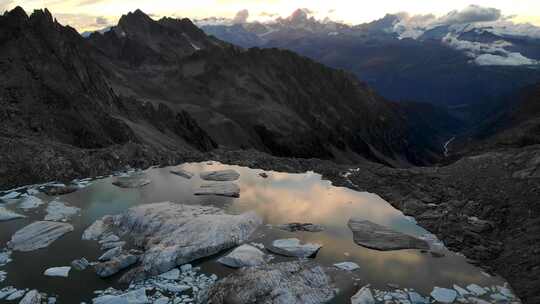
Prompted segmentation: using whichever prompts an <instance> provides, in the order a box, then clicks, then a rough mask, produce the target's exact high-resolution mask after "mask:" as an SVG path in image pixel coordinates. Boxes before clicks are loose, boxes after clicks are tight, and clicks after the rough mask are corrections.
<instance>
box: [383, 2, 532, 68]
mask: <svg viewBox="0 0 540 304" xmlns="http://www.w3.org/2000/svg"><path fill="white" fill-rule="evenodd" d="M398 17H399V21H398V22H397V23H396V24H395V25H394V28H393V30H394V32H396V33H397V34H398V35H399V36H400V38H412V39H418V38H420V37H421V36H422V35H423V34H424V33H425V32H426V31H429V30H432V29H435V28H437V27H447V28H448V34H447V35H446V36H445V37H444V38H443V39H442V41H443V43H445V44H447V45H449V46H451V47H453V48H455V49H457V50H461V51H463V52H465V53H466V54H467V56H469V57H470V58H471V60H472V61H473V62H474V63H476V64H478V65H505V66H518V65H537V64H540V62H538V61H537V60H533V59H530V58H527V57H525V56H523V55H522V54H520V53H517V52H511V51H508V50H507V48H508V47H511V46H512V44H511V43H509V42H507V41H505V40H504V38H505V37H509V36H517V37H530V38H536V39H540V27H537V26H534V25H532V24H528V23H520V24H517V23H514V22H512V21H511V20H510V18H511V17H508V16H503V15H502V13H501V11H500V10H498V9H496V8H488V7H481V6H477V5H470V6H468V7H466V8H465V9H463V10H461V11H452V12H450V13H448V14H446V15H444V16H442V17H436V16H435V15H432V14H428V15H412V16H411V15H409V14H407V13H400V14H398ZM470 30H477V31H485V32H490V33H493V34H495V35H498V36H501V37H502V38H501V40H499V41H495V42H493V43H480V42H471V41H465V40H459V38H458V36H459V34H461V33H463V32H465V31H470Z"/></svg>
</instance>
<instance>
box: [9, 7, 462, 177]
mask: <svg viewBox="0 0 540 304" xmlns="http://www.w3.org/2000/svg"><path fill="white" fill-rule="evenodd" d="M0 50H1V51H0V69H1V70H2V73H1V74H0V79H1V81H0V97H1V99H0V105H1V107H0V108H1V111H0V117H1V118H2V119H0V126H1V130H2V131H1V133H0V142H1V145H0V147H1V148H0V152H1V154H2V156H3V157H2V160H1V161H2V164H1V165H2V166H1V167H2V172H3V174H2V176H4V177H5V178H9V179H10V180H9V181H7V182H6V181H4V183H8V184H9V183H11V184H17V181H18V180H24V181H25V183H28V182H31V181H38V180H41V179H52V178H60V177H63V176H64V177H69V176H72V175H74V174H76V173H79V174H83V173H82V172H84V174H83V175H91V174H92V172H96V171H99V170H103V169H104V168H117V167H119V166H123V165H128V164H129V165H132V166H138V167H141V166H145V165H151V164H156V163H173V162H175V161H178V160H179V159H185V158H186V157H188V156H189V155H193V154H194V153H199V152H201V151H208V150H212V149H214V148H216V147H218V146H220V147H222V148H225V149H227V148H228V149H257V150H260V151H265V152H268V153H271V154H274V155H278V156H290V157H318V158H326V159H333V160H336V161H342V162H354V161H357V160H359V159H363V158H367V159H371V160H374V161H378V162H382V163H385V164H390V165H393V166H408V165H410V164H424V163H429V162H432V161H435V160H437V159H438V158H439V157H440V156H441V155H442V143H443V142H444V140H446V139H447V137H448V136H450V135H449V134H447V132H448V129H450V128H454V127H452V125H455V124H456V122H455V120H453V119H452V118H450V117H448V116H447V115H445V114H444V113H442V114H441V115H442V116H441V115H433V116H432V117H436V120H437V121H436V122H435V121H433V120H431V118H430V117H431V116H429V115H426V116H421V115H417V112H415V113H414V115H411V114H412V113H411V112H410V109H412V107H409V106H401V105H399V104H396V103H393V102H390V101H388V100H386V99H384V98H382V97H380V96H379V95H378V94H377V93H375V91H374V90H372V89H371V88H370V87H369V86H368V85H367V84H365V83H363V82H360V81H358V80H357V79H356V78H355V77H354V76H352V75H351V74H349V73H346V72H343V71H339V70H334V69H331V68H328V67H326V66H324V65H322V64H319V63H316V62H314V61H312V60H310V59H307V58H305V57H301V56H299V55H296V54H294V53H292V52H290V51H283V50H275V49H268V50H261V49H251V50H245V49H242V48H239V47H235V46H233V45H230V44H229V43H226V42H223V41H221V40H218V39H216V38H213V37H209V36H207V35H206V34H205V33H204V32H203V31H202V30H200V29H199V28H198V27H196V26H195V25H194V24H193V23H192V22H191V21H190V20H188V19H171V18H162V19H160V20H158V21H155V20H153V19H151V18H150V17H148V16H147V15H146V14H144V13H143V12H141V11H135V12H133V13H129V14H127V15H125V16H122V18H121V19H120V21H119V23H118V25H117V26H113V27H111V28H110V30H108V31H103V32H96V33H92V34H90V35H88V38H83V37H82V36H81V35H79V34H78V33H77V32H76V31H75V30H74V29H72V28H70V27H65V26H62V25H60V24H59V23H57V22H56V21H55V20H54V19H53V17H52V16H51V14H50V12H48V11H47V10H43V11H42V10H38V11H35V12H34V13H33V14H32V15H30V16H27V15H26V13H25V12H24V10H22V9H21V8H15V9H14V10H12V11H10V12H7V13H6V14H4V15H3V16H0ZM414 107H416V108H418V107H419V108H421V109H424V111H426V113H427V112H433V113H435V112H437V110H433V109H430V108H429V107H424V106H423V105H422V104H416V105H415V106H414ZM444 122H448V124H445V123H444Z"/></svg>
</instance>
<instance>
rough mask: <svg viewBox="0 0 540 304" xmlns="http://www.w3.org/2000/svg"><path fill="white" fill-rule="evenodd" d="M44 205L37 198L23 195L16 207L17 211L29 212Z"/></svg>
mask: <svg viewBox="0 0 540 304" xmlns="http://www.w3.org/2000/svg"><path fill="white" fill-rule="evenodd" d="M43 204H45V202H43V201H42V200H41V199H40V198H39V197H37V196H33V195H24V196H23V198H22V201H21V202H20V203H19V206H17V207H18V208H19V209H23V210H30V209H35V208H37V207H39V206H41V205H43Z"/></svg>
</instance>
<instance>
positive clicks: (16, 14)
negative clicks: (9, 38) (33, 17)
mask: <svg viewBox="0 0 540 304" xmlns="http://www.w3.org/2000/svg"><path fill="white" fill-rule="evenodd" d="M4 16H7V17H10V18H17V19H28V15H27V14H26V11H25V10H24V9H23V8H22V7H20V6H16V7H15V8H14V9H12V10H11V11H6V12H5V13H4Z"/></svg>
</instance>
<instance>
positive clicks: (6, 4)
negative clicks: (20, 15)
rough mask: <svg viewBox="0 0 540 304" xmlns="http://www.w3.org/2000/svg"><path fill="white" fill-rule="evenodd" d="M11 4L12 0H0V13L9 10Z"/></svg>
mask: <svg viewBox="0 0 540 304" xmlns="http://www.w3.org/2000/svg"><path fill="white" fill-rule="evenodd" d="M12 5H13V1H12V0H0V14H3V13H4V12H5V11H7V10H9V9H10V8H11V6H12Z"/></svg>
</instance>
